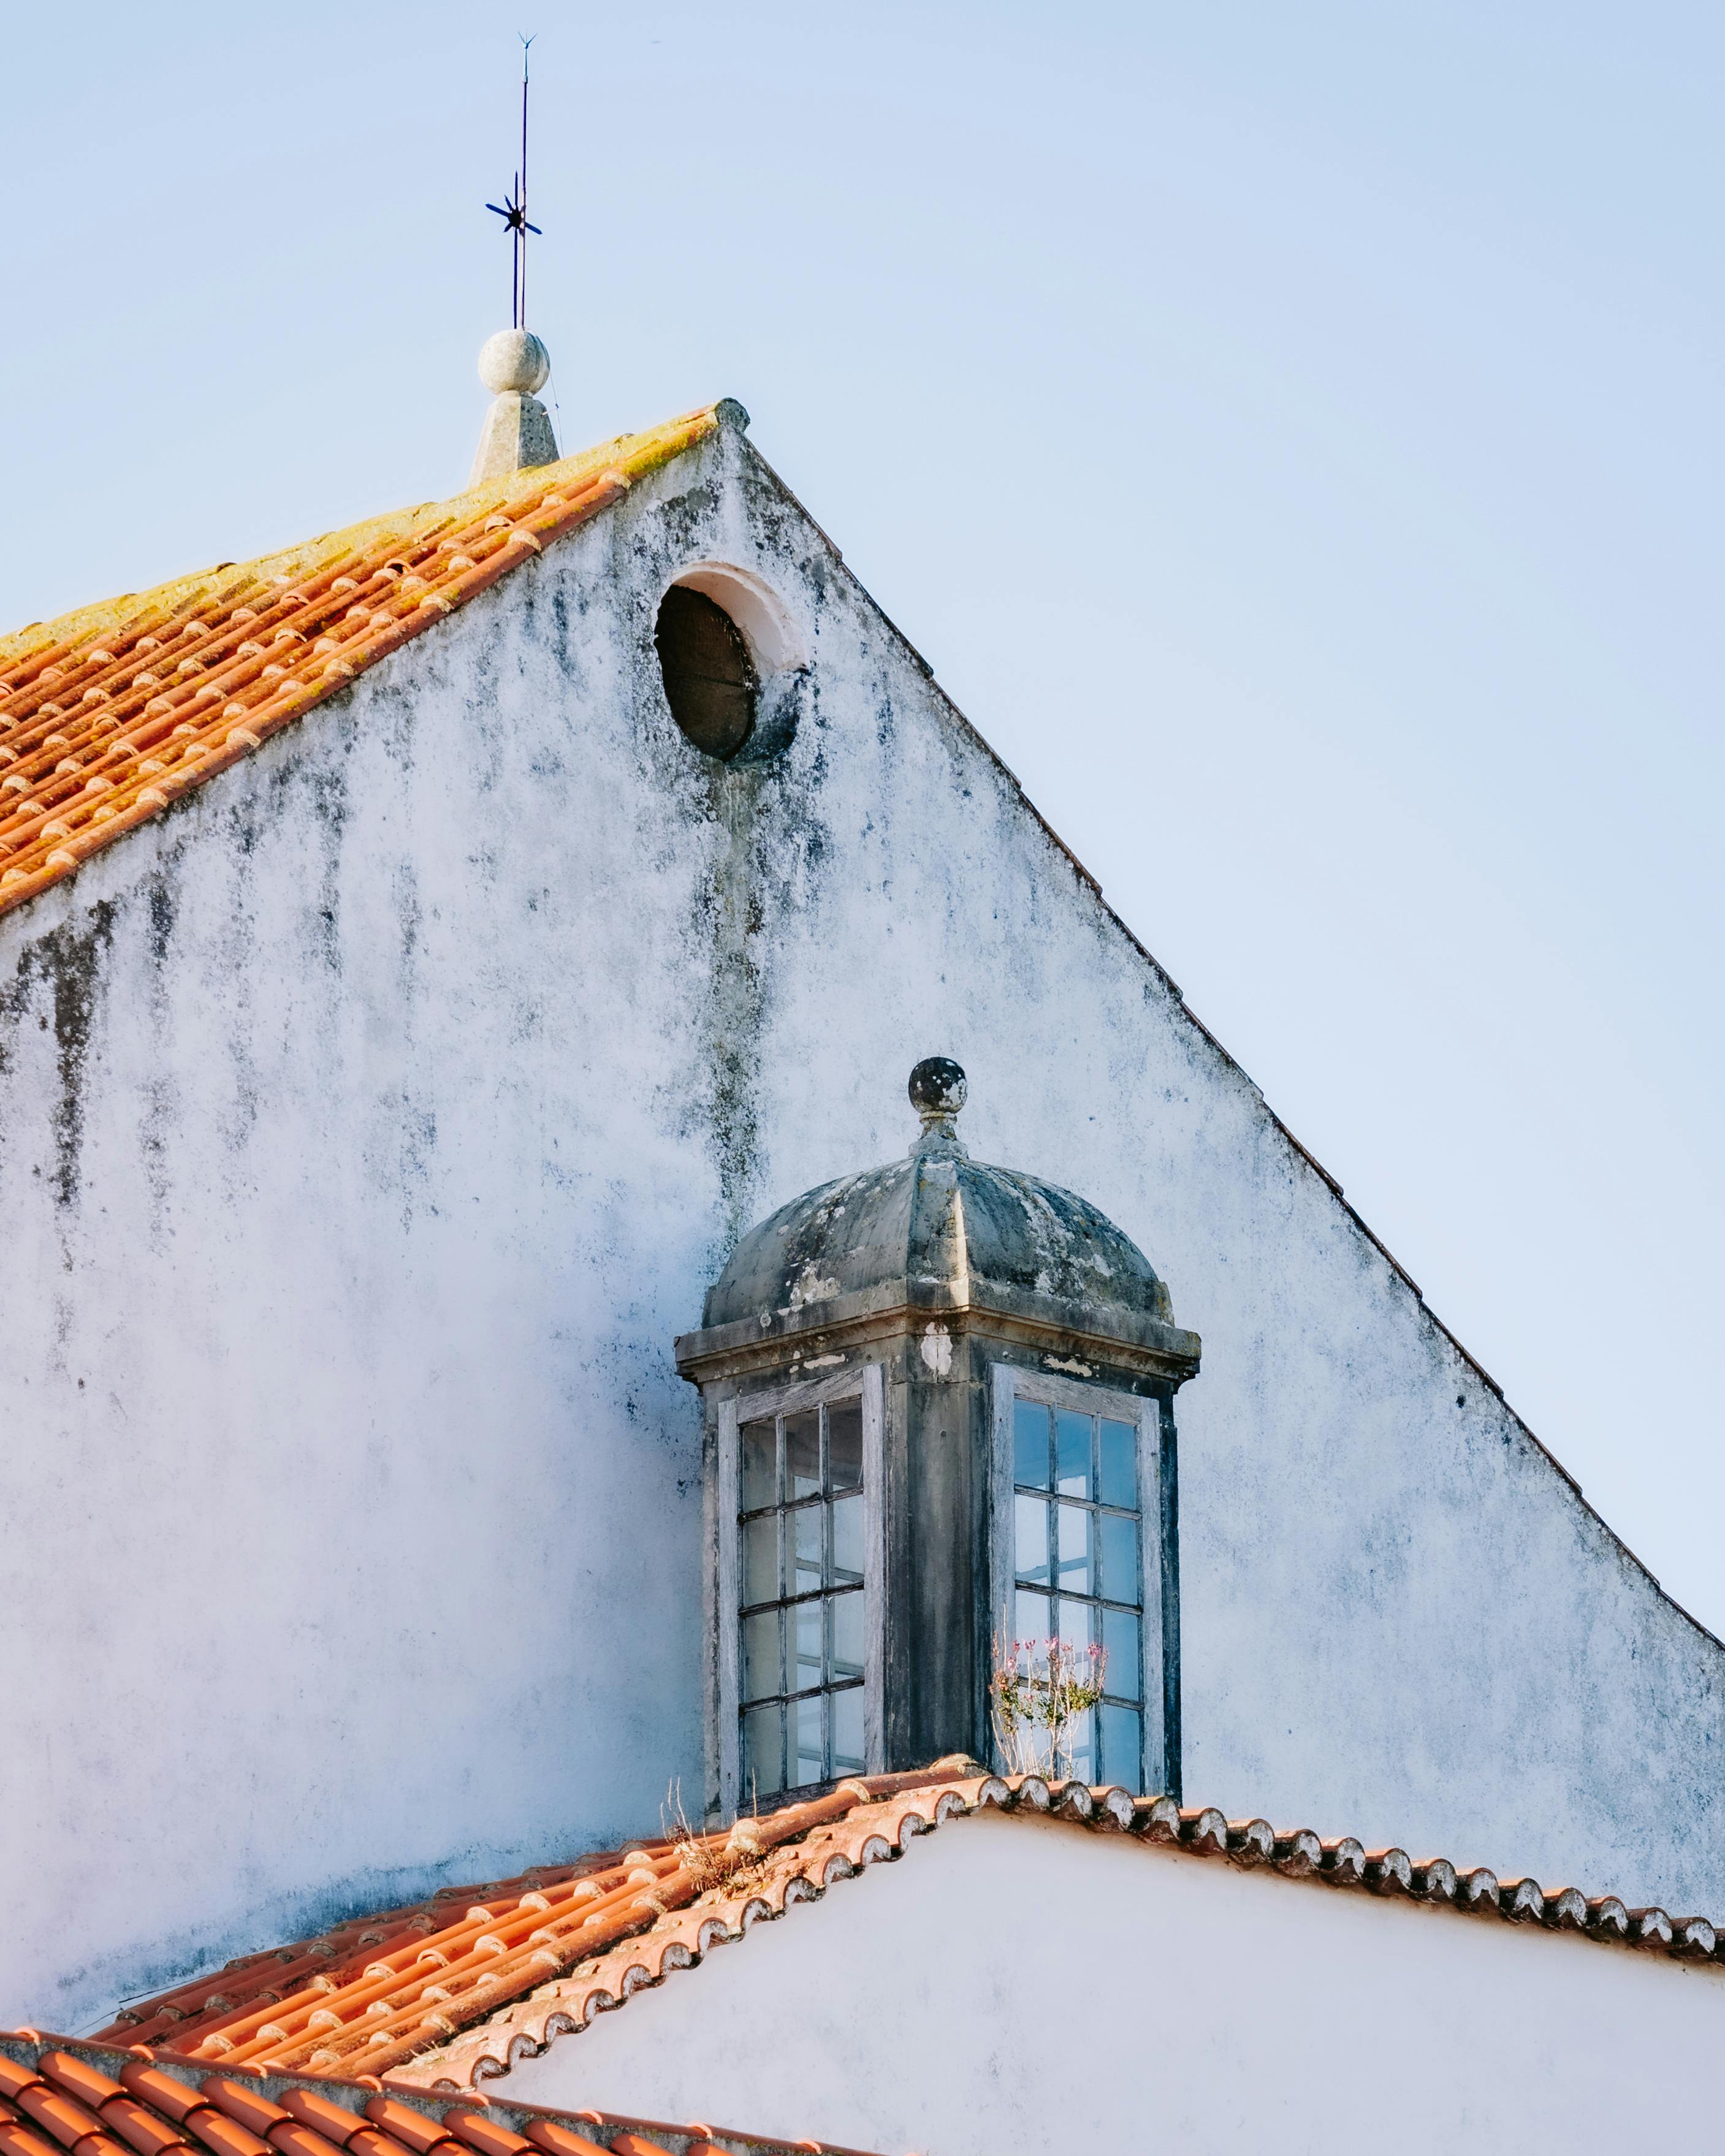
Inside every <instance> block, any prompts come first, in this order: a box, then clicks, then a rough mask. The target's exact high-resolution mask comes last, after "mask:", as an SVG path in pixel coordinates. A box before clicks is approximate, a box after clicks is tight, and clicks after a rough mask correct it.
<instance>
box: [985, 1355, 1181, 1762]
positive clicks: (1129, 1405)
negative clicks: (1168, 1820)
mask: <svg viewBox="0 0 1725 2156" xmlns="http://www.w3.org/2000/svg"><path fill="white" fill-rule="evenodd" d="M990 1378H991V1385H992V1403H991V1404H992V1410H993V1447H992V1454H993V1457H992V1460H991V1463H990V1466H991V1473H990V1481H991V1491H990V1496H991V1507H992V1513H993V1517H992V1520H991V1522H990V1525H991V1528H992V1532H991V1534H990V1537H989V1543H990V1561H989V1566H988V1607H989V1635H988V1636H989V1638H990V1640H991V1641H992V1640H993V1637H994V1636H995V1635H996V1634H997V1633H999V1630H1000V1629H1001V1627H1002V1626H1003V1625H1004V1627H1005V1630H1006V1636H1008V1637H1011V1636H1013V1632H1014V1623H1013V1614H1012V1613H1013V1611H1014V1607H1015V1604H1016V1595H1017V1588H1018V1567H1017V1562H1016V1553H1015V1543H1014V1514H1013V1501H1014V1439H1013V1409H1014V1404H1015V1403H1016V1402H1018V1401H1019V1400H1026V1401H1029V1402H1030V1403H1032V1404H1034V1405H1035V1406H1038V1407H1048V1408H1066V1409H1071V1410H1073V1411H1074V1412H1076V1413H1077V1414H1086V1415H1106V1416H1107V1417H1108V1418H1109V1419H1110V1420H1111V1421H1115V1422H1129V1423H1132V1424H1135V1425H1136V1426H1137V1433H1138V1522H1139V1549H1138V1577H1139V1579H1140V1582H1141V1584H1142V1594H1143V1620H1142V1635H1141V1644H1142V1671H1141V1673H1140V1674H1141V1682H1142V1699H1143V1708H1142V1728H1143V1751H1142V1758H1141V1760H1140V1763H1139V1775H1138V1781H1139V1787H1138V1789H1136V1790H1135V1791H1134V1792H1133V1794H1134V1795H1148V1796H1161V1795H1168V1796H1172V1797H1173V1798H1174V1799H1176V1801H1177V1802H1178V1799H1179V1798H1180V1794H1181V1790H1180V1572H1179V1471H1178V1440H1177V1438H1176V1435H1175V1430H1174V1416H1173V1400H1172V1399H1169V1398H1163V1397H1160V1396H1153V1395H1146V1394H1141V1393H1123V1392H1120V1391H1118V1390H1117V1389H1115V1388H1114V1387H1113V1386H1111V1385H1108V1384H1106V1383H1102V1382H1101V1381H1099V1380H1098V1381H1093V1382H1091V1381H1086V1380H1083V1379H1081V1378H1069V1377H1065V1376H1062V1375H1060V1374H1059V1373H1056V1372H1055V1371H1052V1370H1034V1369H1029V1368H1024V1367H1023V1366H1022V1365H1020V1364H1018V1363H993V1365H991V1368H990ZM1051 1592H1052V1593H1055V1594H1057V1593H1058V1589H1051ZM1085 1599H1089V1598H1087V1597H1086V1598H1085ZM990 1659H991V1661H992V1655H991V1657H990ZM1158 1707H1160V1712H1159V1714H1158Z"/></svg>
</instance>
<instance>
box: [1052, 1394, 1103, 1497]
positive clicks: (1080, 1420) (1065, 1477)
mask: <svg viewBox="0 0 1725 2156" xmlns="http://www.w3.org/2000/svg"><path fill="white" fill-rule="evenodd" d="M1055 1489H1057V1490H1058V1491H1060V1495H1061V1496H1063V1497H1093V1496H1095V1495H1096V1492H1095V1491H1094V1490H1092V1489H1091V1486H1090V1417H1089V1416H1088V1415H1085V1414H1073V1413H1072V1411H1071V1410H1070V1408H1062V1409H1060V1412H1059V1413H1058V1414H1056V1415H1055Z"/></svg>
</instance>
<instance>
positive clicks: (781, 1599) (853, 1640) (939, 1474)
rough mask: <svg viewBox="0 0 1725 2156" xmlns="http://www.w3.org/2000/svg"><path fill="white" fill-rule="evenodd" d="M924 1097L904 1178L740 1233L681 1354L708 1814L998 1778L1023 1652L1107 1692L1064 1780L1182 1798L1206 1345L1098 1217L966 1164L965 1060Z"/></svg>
mask: <svg viewBox="0 0 1725 2156" xmlns="http://www.w3.org/2000/svg"><path fill="white" fill-rule="evenodd" d="M910 1091H911V1105H912V1106H914V1107H915V1109H916V1112H917V1114H918V1116H920V1118H921V1120H922V1132H921V1135H920V1136H919V1137H918V1138H917V1140H916V1143H915V1144H914V1145H913V1146H912V1147H911V1151H910V1153H909V1155H908V1157H906V1158H904V1159H901V1160H897V1161H892V1162H889V1163H887V1164H886V1166H885V1167H883V1168H870V1169H869V1170H867V1171H865V1173H861V1174H859V1175H850V1176H846V1177H845V1178H842V1179H841V1180H840V1181H839V1182H837V1183H824V1184H822V1185H821V1186H820V1187H819V1188H818V1189H814V1190H811V1191H809V1192H807V1193H804V1195H803V1196H802V1197H801V1198H798V1199H795V1200H793V1202H792V1203H791V1204H788V1205H785V1206H782V1207H781V1208H780V1209H779V1210H778V1212H777V1213H775V1214H773V1215H772V1216H771V1218H770V1219H766V1220H763V1221H762V1222H761V1224H759V1225H758V1226H757V1227H755V1228H753V1229H751V1230H750V1231H749V1233H748V1234H747V1235H745V1236H744V1237H743V1238H742V1241H741V1242H740V1243H739V1244H738V1245H737V1248H736V1250H734V1251H733V1253H732V1256H731V1259H730V1261H729V1263H728V1264H727V1265H726V1267H725V1269H724V1270H723V1272H722V1273H721V1275H720V1276H719V1278H718V1279H717V1280H716V1281H715V1282H714V1284H713V1286H711V1288H710V1289H709V1290H708V1291H707V1296H706V1307H705V1310H704V1312H703V1313H702V1324H701V1330H700V1331H699V1332H695V1333H691V1334H688V1335H686V1336H685V1337H684V1338H682V1339H680V1340H679V1341H678V1342H677V1367H678V1368H679V1369H680V1371H681V1372H682V1373H683V1375H684V1376H685V1378H689V1379H690V1380H691V1382H692V1383H695V1384H696V1385H698V1386H699V1387H700V1388H701V1394H702V1399H703V1401H704V1403H705V1406H706V1494H707V1563H706V1575H707V1599H708V1617H709V1624H708V1627H707V1637H708V1641H709V1657H708V1667H707V1671H706V1695H707V1732H708V1746H707V1753H708V1789H707V1805H708V1809H709V1811H710V1812H714V1813H722V1812H730V1811H733V1810H735V1809H737V1806H738V1804H743V1805H745V1806H746V1805H747V1804H748V1803H749V1802H750V1801H752V1800H753V1801H761V1800H765V1799H770V1798H773V1797H776V1796H778V1794H780V1793H781V1792H783V1791H785V1790H788V1789H809V1788H810V1787H812V1786H815V1785H818V1784H822V1783H829V1782H832V1781H834V1780H837V1779H840V1778H842V1777H843V1776H845V1775H846V1774H859V1773H865V1772H867V1773H879V1772H883V1771H891V1770H894V1769H897V1768H911V1767H917V1766H922V1765H926V1764H927V1763H928V1762H929V1761H930V1760H932V1759H933V1758H937V1757H940V1756H942V1755H943V1754H946V1753H952V1752H968V1753H972V1754H973V1755H974V1756H977V1757H981V1758H986V1757H988V1754H989V1753H990V1750H991V1748H992V1742H993V1740H992V1738H991V1733H990V1717H989V1697H990V1679H991V1676H992V1673H993V1665H994V1662H995V1661H996V1660H997V1659H998V1657H999V1653H1000V1652H1001V1651H1002V1650H1003V1647H1004V1645H1007V1644H1009V1643H1010V1642H1011V1641H1013V1640H1027V1639H1034V1640H1054V1639H1058V1640H1064V1641H1066V1642H1067V1643H1068V1644H1069V1645H1070V1646H1071V1647H1072V1648H1073V1649H1074V1650H1076V1652H1077V1654H1078V1655H1080V1656H1081V1658H1083V1659H1084V1660H1085V1661H1086V1664H1087V1666H1091V1667H1093V1668H1094V1669H1095V1670H1096V1671H1098V1672H1099V1685H1100V1690H1101V1697H1100V1699H1099V1700H1098V1701H1097V1702H1096V1705H1095V1707H1092V1708H1091V1709H1090V1710H1089V1711H1088V1712H1087V1713H1086V1715H1084V1716H1083V1717H1081V1721H1080V1727H1079V1728H1078V1731H1077V1739H1076V1752H1075V1765H1076V1768H1077V1770H1078V1771H1079V1772H1080V1773H1081V1774H1084V1775H1085V1776H1086V1778H1087V1779H1091V1780H1092V1781H1095V1780H1100V1779H1106V1780H1108V1781H1111V1782H1120V1783H1125V1784H1130V1785H1131V1786H1132V1787H1133V1788H1134V1789H1142V1790H1153V1791H1166V1792H1168V1793H1170V1794H1175V1795H1178V1790H1179V1617H1178V1493H1177V1475H1176V1454H1175V1432H1174V1422H1173V1399H1174V1394H1175V1393H1176V1392H1177V1390H1178V1388H1179V1387H1180V1385H1182V1384H1183V1383H1184V1382H1185V1381H1186V1379H1188V1378H1191V1377H1193V1376H1194V1375H1195V1374H1196V1373H1197V1370H1198V1365H1199V1339H1198V1336H1197V1335H1196V1334H1195V1333H1192V1332H1183V1331H1182V1330H1181V1329H1180V1327H1178V1326H1176V1325H1175V1323H1174V1322H1173V1310H1172V1307H1171V1305H1170V1301H1169V1296H1168V1289H1167V1287H1166V1286H1165V1285H1164V1284H1163V1281H1162V1280H1161V1279H1160V1278H1159V1277H1158V1275H1157V1274H1156V1272H1155V1271H1154V1270H1153V1268H1152V1266H1151V1265H1150V1264H1149V1262H1148V1261H1147V1259H1146V1258H1145V1256H1144V1255H1143V1253H1142V1251H1141V1250H1139V1249H1138V1247H1137V1245H1136V1244H1135V1243H1134V1242H1132V1240H1131V1238H1130V1237H1129V1236H1127V1235H1125V1234H1124V1233H1123V1232H1122V1230H1121V1229H1119V1228H1117V1226H1116V1225H1115V1224H1114V1223H1113V1222H1112V1221H1111V1220H1110V1219H1108V1218H1107V1217H1106V1214H1103V1213H1101V1212H1100V1211H1099V1210H1098V1209H1096V1207H1095V1206H1094V1205H1092V1204H1090V1203H1089V1201H1088V1200H1087V1199H1083V1198H1080V1197H1077V1196H1075V1195H1074V1194H1073V1193H1071V1192H1070V1191H1068V1190H1063V1189H1061V1188H1059V1187H1058V1186H1057V1185H1055V1184H1054V1183H1045V1182H1043V1181H1041V1180H1040V1178H1038V1177H1035V1176H1033V1175H1029V1174H1025V1173H1023V1172H1022V1171H1020V1170H1018V1169H1014V1168H994V1167H989V1166H987V1165H985V1164H984V1163H982V1162H980V1161H973V1160H972V1159H971V1158H970V1156H969V1153H968V1151H967V1150H966V1148H965V1146H964V1144H963V1141H962V1140H961V1139H960V1137H959V1136H958V1133H957V1115H958V1111H959V1110H960V1109H961V1108H962V1107H963V1105H964V1099H965V1078H964V1073H963V1070H960V1069H959V1067H958V1065H957V1064H956V1063H953V1062H952V1061H950V1060H948V1059H947V1058H946V1057H944V1056H932V1057H930V1058H929V1059H928V1060H926V1061H925V1062H922V1063H919V1064H918V1065H916V1069H915V1070H913V1071H912V1072H911V1086H910Z"/></svg>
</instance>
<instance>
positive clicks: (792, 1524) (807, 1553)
mask: <svg viewBox="0 0 1725 2156" xmlns="http://www.w3.org/2000/svg"><path fill="white" fill-rule="evenodd" d="M826 1511H827V1508H826V1507H825V1506H824V1505H801V1506H799V1507H798V1508H797V1510H796V1511H795V1512H787V1513H786V1514H785V1516H784V1524H785V1564H786V1568H787V1570H788V1573H789V1574H790V1578H789V1582H788V1585H787V1586H786V1589H785V1592H786V1593H787V1594H809V1593H810V1592H812V1590H813V1589H815V1588H817V1587H819V1585H820V1573H821V1547H820V1545H821V1540H822V1535H821V1530H822V1528H823V1527H824V1525H825V1522H826Z"/></svg>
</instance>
